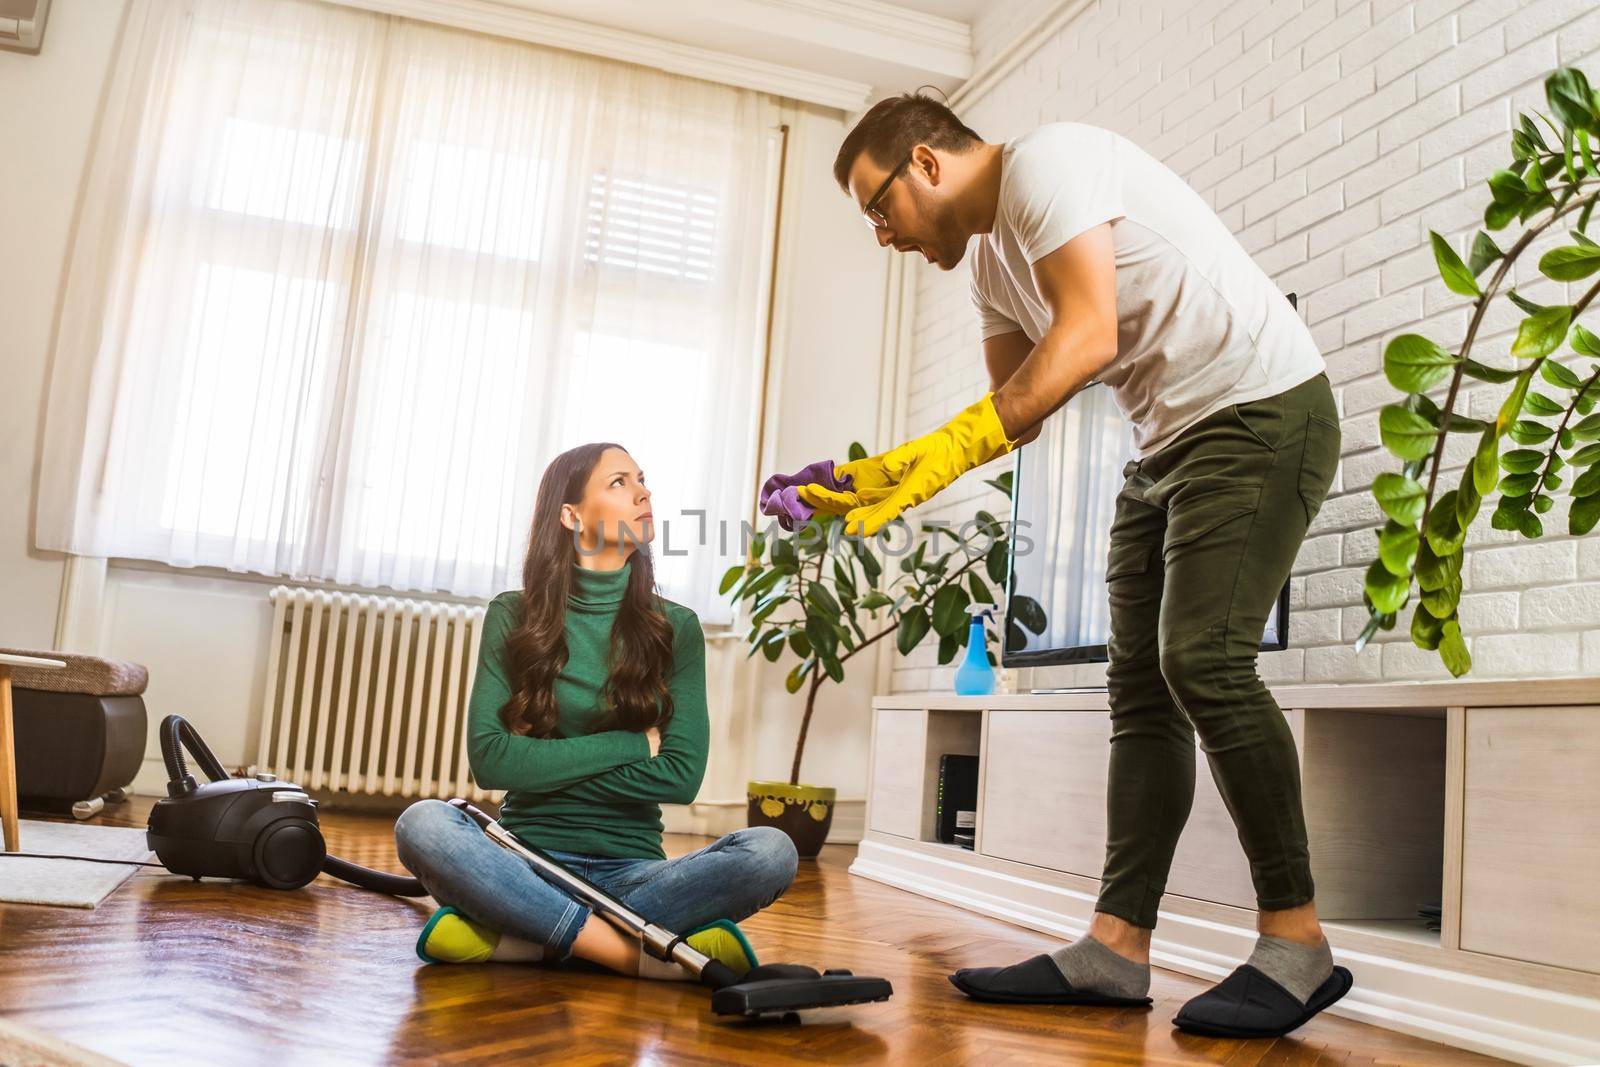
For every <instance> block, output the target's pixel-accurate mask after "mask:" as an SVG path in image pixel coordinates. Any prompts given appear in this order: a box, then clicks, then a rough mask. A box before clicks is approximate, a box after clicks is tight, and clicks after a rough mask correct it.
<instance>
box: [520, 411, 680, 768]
mask: <svg viewBox="0 0 1600 1067" xmlns="http://www.w3.org/2000/svg"><path fill="white" fill-rule="evenodd" d="M608 448H622V446H621V445H618V444H613V443H612V442H610V441H602V442H599V443H596V444H588V445H579V446H578V447H577V448H571V449H568V450H567V451H565V452H563V453H561V455H559V456H557V457H556V458H555V459H554V460H552V461H551V463H550V466H548V467H546V468H545V472H544V477H543V478H542V479H541V480H540V482H539V496H538V499H537V500H536V501H535V503H534V507H533V525H532V529H531V530H530V532H529V534H528V557H527V559H526V560H525V561H524V562H523V565H522V617H521V618H520V619H518V620H517V624H516V626H515V628H513V629H512V631H511V633H510V634H509V635H507V637H506V648H505V651H506V674H507V677H508V678H509V679H510V681H511V699H510V700H508V701H507V702H506V705H505V707H503V708H501V709H500V719H501V721H502V722H504V723H505V724H506V728H507V729H508V730H510V731H511V732H512V733H516V734H524V735H527V736H530V737H549V736H550V735H551V734H552V733H554V732H555V728H556V718H557V714H558V713H557V708H556V699H555V680H556V675H557V674H559V673H560V672H561V668H563V667H565V666H566V664H567V636H566V629H565V622H566V615H567V596H568V594H569V593H570V592H571V589H572V569H573V567H574V566H575V565H577V563H578V551H577V546H576V544H575V543H574V535H573V533H572V531H570V530H568V529H567V528H566V527H565V526H563V525H561V505H563V504H577V503H578V502H580V501H581V500H582V499H583V493H584V487H585V486H586V485H587V484H588V482H589V475H590V474H591V473H593V471H594V467H595V464H596V463H598V462H599V461H600V457H601V455H602V454H603V453H604V452H605V450H606V449H608ZM624 451H626V449H624ZM623 566H625V567H627V568H628V571H629V574H628V586H627V590H626V591H625V592H624V594H623V597H622V603H621V604H620V605H619V606H618V609H617V619H616V622H615V623H613V624H612V627H611V648H610V651H609V654H608V657H607V669H606V684H605V688H604V690H603V691H602V693H601V699H602V700H603V701H604V702H605V705H606V706H607V707H608V708H609V709H610V711H611V716H612V728H613V729H618V730H633V731H643V730H648V729H649V728H650V727H652V726H664V725H666V723H667V720H668V719H670V718H671V717H672V710H673V709H672V695H671V694H670V693H669V692H668V691H667V677H668V675H669V674H670V673H671V670H672V623H671V622H670V621H669V620H668V619H667V617H666V615H665V614H663V613H662V611H661V609H660V607H659V606H658V604H657V598H656V594H655V584H656V579H655V565H654V563H653V561H652V559H651V556H650V546H649V545H648V544H647V543H644V544H640V545H639V546H638V547H637V548H635V549H634V551H633V552H632V553H631V554H630V555H629V557H628V562H627V563H625V564H623Z"/></svg>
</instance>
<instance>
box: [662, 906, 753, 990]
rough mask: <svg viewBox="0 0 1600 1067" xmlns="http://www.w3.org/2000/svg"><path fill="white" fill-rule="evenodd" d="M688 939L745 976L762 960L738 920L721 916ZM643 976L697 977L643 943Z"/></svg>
mask: <svg viewBox="0 0 1600 1067" xmlns="http://www.w3.org/2000/svg"><path fill="white" fill-rule="evenodd" d="M684 941H685V942H687V943H688V945H689V947H691V948H693V949H697V950H698V951H700V952H703V953H704V954H705V955H707V956H710V957H711V958H712V959H714V960H720V961H722V963H723V964H725V965H726V966H727V967H728V969H729V970H731V971H732V972H733V973H734V974H736V975H739V976H741V977H742V976H743V975H744V974H745V973H746V972H748V971H749V970H750V968H752V967H754V966H756V964H757V962H758V961H757V960H756V950H755V949H753V948H751V947H750V942H749V941H747V940H745V936H744V931H743V930H741V929H739V926H738V924H737V923H734V922H730V921H729V920H727V919H718V920H716V921H715V922H710V923H707V924H706V925H704V926H702V927H699V928H698V929H696V930H693V931H691V932H690V933H689V934H687V935H686V936H685V937H684ZM639 977H640V978H653V979H657V980H659V981H667V982H677V981H687V980H688V979H690V978H691V977H693V976H692V975H690V974H689V972H688V971H686V970H684V969H683V968H682V967H680V966H678V965H677V964H676V963H672V962H670V961H668V960H658V959H656V958H655V957H654V956H652V955H650V954H649V953H648V952H646V951H644V948H643V946H640V948H639Z"/></svg>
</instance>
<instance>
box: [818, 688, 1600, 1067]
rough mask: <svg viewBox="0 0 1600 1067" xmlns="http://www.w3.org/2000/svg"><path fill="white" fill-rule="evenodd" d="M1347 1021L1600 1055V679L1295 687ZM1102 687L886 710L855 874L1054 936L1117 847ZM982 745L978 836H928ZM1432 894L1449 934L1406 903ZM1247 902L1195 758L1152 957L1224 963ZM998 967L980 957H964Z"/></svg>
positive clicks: (876, 733)
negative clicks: (1191, 794) (954, 764)
mask: <svg viewBox="0 0 1600 1067" xmlns="http://www.w3.org/2000/svg"><path fill="white" fill-rule="evenodd" d="M1273 693H1274V696H1275V697H1276V698H1277V700H1278V703H1279V706H1281V707H1283V708H1284V709H1285V714H1286V715H1287V716H1288V719H1289V723H1290V726H1291V728H1292V729H1293V731H1294V736H1295V740H1296V743H1297V746H1298V748H1299V751H1300V759H1301V777H1302V781H1303V786H1304V804H1305V811H1306V823H1307V830H1308V833H1309V835H1310V840H1311V856H1312V872H1313V875H1314V877H1315V879H1316V885H1317V910H1318V912H1319V914H1320V916H1321V917H1322V919H1323V921H1324V923H1325V926H1326V928H1327V931H1328V938H1329V940H1330V941H1331V942H1332V944H1333V948H1334V953H1335V956H1336V957H1337V958H1338V959H1339V962H1341V963H1342V964H1344V965H1345V966H1347V967H1349V968H1350V969H1351V970H1352V971H1353V972H1354V973H1355V978H1356V985H1355V988H1354V989H1353V990H1352V991H1351V992H1350V994H1349V995H1348V996H1346V997H1345V999H1344V1000H1343V1001H1341V1002H1340V1003H1339V1004H1338V1005H1335V1007H1334V1008H1333V1009H1332V1011H1333V1012H1334V1013H1335V1014H1339V1015H1344V1016H1348V1017H1350V1018H1354V1019H1360V1020H1362V1021H1364V1022H1369V1023H1372V1024H1374V1025H1378V1026H1385V1027H1389V1028H1391V1029H1395V1030H1399V1031H1403V1032H1405V1033H1410V1034H1415V1035H1418V1036H1421V1037H1427V1038H1430V1039H1433V1040H1436V1041H1441V1042H1445V1043H1447V1044H1451V1045H1455V1046H1457V1047H1460V1048H1467V1049H1472V1050H1474V1051H1478V1052H1484V1053H1487V1054H1490V1055H1496V1056H1502V1057H1505V1058H1507V1059H1511V1060H1516V1061H1519V1062H1523V1063H1541V1064H1542V1063H1552V1064H1583V1063H1596V1062H1600V679H1596V678H1564V679H1559V680H1550V681H1518V682H1472V681H1467V682H1441V683H1414V684H1396V685H1346V686H1327V687H1323V686H1285V687H1277V688H1274V690H1273ZM1110 733H1111V727H1110V717H1109V714H1108V708H1107V705H1106V695H1105V692H1104V690H1100V691H1083V692H1060V693H1037V694H1019V695H999V694H997V695H993V696H986V697H961V696H954V695H952V694H948V693H902V694H895V695H893V696H885V697H879V698H877V699H876V700H874V701H873V729H872V755H871V761H870V764H869V781H868V786H867V812H866V827H867V828H866V833H865V836H864V837H863V839H862V842H861V847H860V852H859V854H858V856H857V859H856V861H855V863H854V864H853V865H852V866H851V868H850V869H851V871H852V872H853V873H855V874H859V875H861V876H863V877H866V878H871V879H874V880H876V881H880V882H884V883H887V884H889V885H894V886H898V887H900V888H902V889H906V890H909V891H911V892H914V893H919V894H921V895H923V896H927V897H931V898H934V899H938V900H943V901H946V902H948V903H951V904H955V905H957V906H959V907H963V908H967V909H969V910H972V911H976V912H980V913H982V914H985V915H991V916H995V917H997V918H1001V919H1005V920H1008V921H1010V922H1015V923H1018V924H1020V925H1022V926H1027V927H1031V928H1033V929H1036V930H1042V931H1045V932H1047V933H1051V934H1056V935H1058V936H1061V937H1064V938H1075V937H1078V936H1080V935H1081V934H1082V933H1083V932H1084V931H1085V930H1086V929H1087V927H1088V921H1089V919H1090V917H1091V915H1092V913H1093V908H1094V901H1095V897H1096V894H1097V891H1098V888H1099V874H1100V870H1101V864H1102V861H1103V859H1104V855H1105V785H1106V765H1107V749H1108V742H1109V739H1110ZM947 753H961V754H967V755H976V756H978V757H979V779H978V826H977V842H976V848H975V850H969V849H964V848H959V847H956V846H953V845H946V844H941V843H939V842H938V841H937V840H936V835H935V825H934V803H935V798H936V794H937V789H938V773H939V757H940V756H941V755H943V754H947ZM1424 903H1439V904H1440V905H1441V908H1442V920H1441V924H1442V929H1441V930H1440V931H1438V932H1433V931H1429V930H1428V929H1427V928H1426V926H1425V925H1424V923H1423V922H1422V921H1421V920H1420V919H1418V918H1417V908H1418V907H1419V906H1420V905H1422V904H1424ZM1254 908H1255V897H1254V892H1253V890H1252V887H1251V884H1250V877H1249V870H1248V867H1247V865H1246V863H1245V858H1244V853H1243V850H1242V849H1241V848H1240V846H1239V843H1238V838H1237V836H1236V834H1235V831H1234V827H1233V823H1232V820H1231V819H1230V817H1229V816H1228V813H1227V810H1226V809H1225V808H1224V807H1223V804H1222V799H1221V797H1220V796H1219V795H1218V793H1217V791H1216V787H1215V785H1214V784H1213V783H1212V781H1211V776H1210V771H1209V768H1208V766H1207V764H1206V761H1205V760H1204V759H1203V758H1202V759H1199V760H1198V763H1197V773H1196V795H1195V804H1194V810H1193V814H1192V815H1191V816H1190V818H1189V822H1188V825H1187V827H1186V829H1185V830H1184V834H1183V838H1182V840H1181V841H1180V843H1179V846H1178V852H1177V856H1176V857H1175V860H1174V863H1173V868H1172V873H1171V877H1170V878H1169V879H1168V885H1167V896H1166V898H1165V900H1164V902H1163V905H1162V910H1161V918H1160V923H1159V926H1158V927H1157V930H1156V933H1155V940H1154V944H1153V952H1152V956H1153V958H1154V960H1155V962H1156V963H1157V965H1158V966H1162V967H1166V968H1169V969H1171V970H1177V971H1182V972H1184V973H1186V974H1192V975H1197V976H1200V977H1205V978H1213V979H1215V978H1220V977H1222V976H1223V975H1225V974H1227V973H1228V971H1230V970H1232V969H1233V967H1234V966H1236V965H1237V964H1238V963H1239V962H1241V961H1242V960H1243V959H1244V958H1245V957H1246V956H1247V955H1248V954H1249V951H1250V948H1251V945H1252V943H1253V941H1254V937H1255V926H1254V922H1255V912H1254ZM994 962H998V961H986V960H974V961H972V963H973V964H974V965H983V964H986V963H994Z"/></svg>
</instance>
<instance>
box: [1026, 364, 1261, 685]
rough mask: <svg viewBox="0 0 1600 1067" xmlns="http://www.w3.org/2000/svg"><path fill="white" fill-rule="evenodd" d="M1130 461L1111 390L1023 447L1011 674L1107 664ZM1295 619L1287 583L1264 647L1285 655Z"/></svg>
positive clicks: (1082, 399) (1100, 390)
mask: <svg viewBox="0 0 1600 1067" xmlns="http://www.w3.org/2000/svg"><path fill="white" fill-rule="evenodd" d="M1132 458H1133V431H1132V427H1131V426H1129V424H1128V421H1127V419H1126V418H1124V417H1123V415H1122V412H1121V411H1120V410H1119V409H1118V408H1117V405H1116V402H1115V401H1114V399H1113V398H1112V395H1111V390H1110V389H1109V388H1108V387H1106V386H1103V385H1091V386H1089V387H1088V388H1086V389H1084V390H1083V391H1082V392H1080V393H1078V395H1077V396H1075V397H1073V398H1072V400H1070V401H1069V402H1068V403H1066V404H1064V405H1063V406H1062V407H1061V408H1060V409H1059V410H1057V411H1056V413H1055V414H1054V415H1051V416H1050V417H1049V418H1048V419H1046V420H1045V422H1044V428H1043V430H1042V431H1041V432H1040V434H1039V437H1038V438H1037V439H1036V440H1034V441H1032V442H1031V443H1029V444H1028V445H1026V446H1024V447H1023V448H1021V449H1018V451H1017V453H1016V466H1015V468H1014V470H1013V474H1012V510H1011V518H1012V521H1013V522H1014V523H1016V524H1017V526H1016V527H1015V530H1016V533H1017V535H1018V536H1015V537H1013V538H1012V540H1011V574H1012V576H1013V579H1014V584H1013V586H1012V596H1011V597H1010V598H1009V599H1008V601H1007V603H1006V626H1005V639H1004V640H1003V641H1002V647H1003V650H1004V651H1003V652H1002V656H1001V662H1002V663H1003V664H1004V665H1005V666H1007V667H1044V666H1050V665H1052V664H1061V663H1092V662H1097V661H1104V660H1105V659H1106V640H1107V637H1108V636H1109V634H1110V628H1111V620H1110V604H1109V602H1108V600H1107V596H1106V551H1107V548H1108V547H1109V541H1110V534H1111V519H1112V516H1113V514H1114V513H1115V511H1116V500H1117V493H1118V491H1119V490H1121V488H1122V481H1123V476H1122V470H1123V466H1124V465H1125V464H1126V463H1127V462H1128V461H1129V460H1131V459H1132ZM1288 618H1289V587H1288V586H1287V585H1285V586H1284V588H1283V591H1282V593H1280V594H1279V596H1278V605H1277V608H1276V610H1274V611H1273V613H1272V614H1271V615H1270V616H1269V617H1268V619H1267V629H1266V633H1265V634H1264V635H1263V636H1262V640H1261V647H1262V648H1263V649H1280V648H1284V647H1286V643H1287V641H1286V637H1287V633H1288ZM1041 626H1042V630H1041V629H1040V627H1041Z"/></svg>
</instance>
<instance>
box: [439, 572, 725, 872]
mask: <svg viewBox="0 0 1600 1067" xmlns="http://www.w3.org/2000/svg"><path fill="white" fill-rule="evenodd" d="M627 567H628V565H626V564H624V566H623V567H622V568H621V569H619V570H615V571H596V570H588V569H586V568H583V567H579V566H577V565H576V564H574V565H573V568H572V591H571V593H570V595H569V596H568V598H567V614H566V637H567V664H566V666H565V667H563V668H562V669H561V672H560V674H558V675H557V676H556V682H555V698H556V709H557V712H558V718H557V720H556V728H555V732H554V733H553V734H552V735H551V736H550V737H524V736H522V735H520V734H514V733H512V732H511V731H510V730H507V729H506V727H505V724H504V722H502V720H501V718H500V709H501V708H502V707H504V706H505V703H506V701H507V700H509V699H510V697H511V686H510V682H509V681H508V679H507V675H506V661H505V654H504V653H505V642H506V637H507V635H508V634H509V633H510V632H511V631H512V630H513V629H514V628H515V626H516V624H517V622H518V620H519V619H520V618H521V612H522V593H521V592H520V591H511V592H505V593H501V594H500V595H499V596H497V597H495V598H494V599H493V600H492V601H490V602H489V608H488V611H487V613H486V614H485V616H484V620H483V642H482V645H481V647H480V649H479V653H478V673H477V675H476V677H475V678H474V679H473V683H472V701H471V705H470V708H469V710H468V720H469V721H468V739H467V757H468V759H469V761H470V762H471V765H472V775H473V777H474V778H475V779H476V780H477V782H478V785H480V786H482V787H483V788H485V789H504V790H505V791H506V795H505V800H504V801H503V802H502V803H501V806H500V823H501V825H503V826H505V828H506V829H507V830H510V831H511V832H512V833H513V834H515V835H516V836H517V837H519V838H520V839H522V840H523V841H524V842H526V843H528V844H530V845H533V846H535V847H537V848H544V849H553V850H555V851H558V852H576V853H582V854H584V855H589V856H607V857H617V858H628V859H664V858H665V855H666V854H665V853H664V852H662V850H661V808H660V805H662V804H687V803H689V802H691V801H693V800H694V798H695V794H696V793H698V792H699V790H700V781H701V779H702V778H703V777H704V776H705V769H706V748H707V744H708V741H709V733H710V727H709V725H708V722H707V718H706V648H705V636H704V634H703V633H702V632H701V629H700V620H699V618H698V617H696V615H695V613H694V612H693V611H691V610H689V609H688V608H686V607H684V606H683V605H682V604H678V603H675V602H673V601H670V600H667V599H665V598H660V600H659V606H660V608H661V610H662V611H663V612H665V613H666V616H667V619H668V621H670V622H671V623H672V631H673V654H672V659H673V663H672V673H671V676H670V677H669V679H668V683H667V687H668V690H669V692H671V694H672V702H673V709H674V710H673V715H672V718H671V720H669V721H668V723H667V725H666V726H665V727H663V728H662V730H661V750H660V752H659V754H657V755H656V756H655V757H654V758H652V757H651V756H650V743H649V741H648V740H647V739H646V738H645V735H644V734H642V733H635V732H632V731H629V730H616V729H611V728H610V726H609V724H608V722H607V715H606V712H605V710H604V708H603V706H602V701H601V695H600V694H601V690H602V688H603V686H604V685H605V680H606V660H607V656H608V654H609V652H610V648H611V625H612V623H613V622H614V621H615V620H616V617H617V609H618V606H619V605H620V604H621V602H622V596H623V592H624V591H625V590H626V588H627V583H628V569H627Z"/></svg>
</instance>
